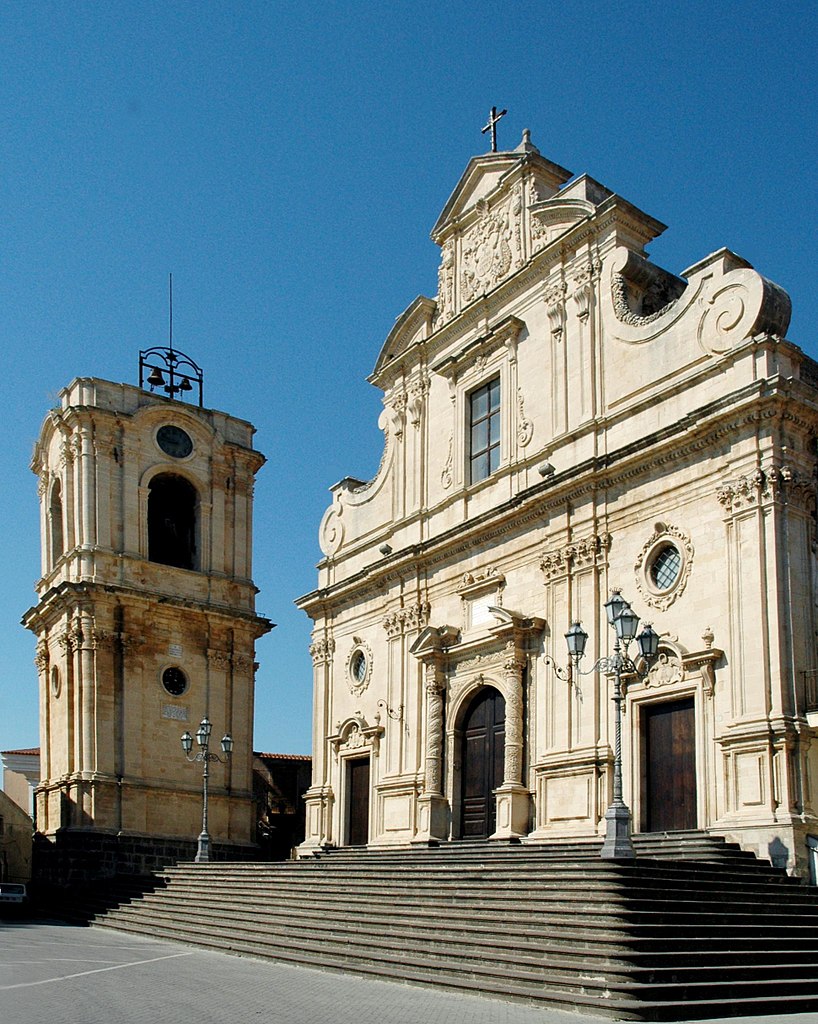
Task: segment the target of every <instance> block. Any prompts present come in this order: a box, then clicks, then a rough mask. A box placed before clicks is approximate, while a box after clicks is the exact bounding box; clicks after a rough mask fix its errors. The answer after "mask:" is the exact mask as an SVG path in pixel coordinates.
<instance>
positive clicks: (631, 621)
mask: <svg viewBox="0 0 818 1024" xmlns="http://www.w3.org/2000/svg"><path fill="white" fill-rule="evenodd" d="M605 615H606V617H607V619H608V625H609V626H610V627H611V629H613V630H614V631H615V633H616V639H615V640H614V648H613V654H612V655H611V656H610V657H606V658H599V659H598V660H597V661H596V662H594V664H593V665H592V666H591V668H589V669H588V670H587V671H585V672H581V671H580V668H579V663H580V661H581V659H582V658H583V656H584V654H585V645H586V644H587V642H588V634H587V633H586V632H585V630H584V629H583V628H582V625H581V623H579V622H574V623H572V625H571V628H570V629H569V630H568V632H567V633H566V634H565V642H566V643H567V645H568V657H569V659H570V663H569V667H568V671H567V672H566V671H565V670H564V669H561V668H559V666H558V665H556V663H555V662H554V660H553V659H552V658H551V657H547V658H546V661H547V662H548V663H549V664H550V665H552V666H553V667H554V669H555V670H556V672H557V675H558V676H559V677H560V678H561V679H565V680H567V681H568V682H571V683H573V675H574V674H576V675H578V676H588V675H591V674H592V673H594V672H598V673H604V674H605V675H612V676H613V678H614V692H613V697H612V698H611V699H612V700H613V702H614V707H615V716H614V722H615V726H614V727H615V732H614V777H613V799H612V801H611V803H610V805H609V806H608V809H607V810H606V811H605V840H604V842H603V844H602V853H601V856H602V857H603V858H604V859H606V860H633V858H634V856H635V854H634V849H633V842H632V841H631V811H630V808H629V807H628V805H627V804H626V803H625V801H624V799H623V797H622V701H623V700H624V699H625V698H624V687H623V683H622V678H623V676H636V678H637V679H644V678H645V677H646V676H647V675H648V673H649V672H650V669H651V667H652V666H653V664H654V662H655V661H656V658H657V657H658V655H659V634H658V633H657V632H656V630H654V628H653V626H652V625H651V624H650V623H645V626H644V628H643V629H642V632H641V633H640V634H639V635H638V636H637V635H636V631H637V629H638V628H639V616H638V615H637V614H636V612H635V611H634V610H633V609H632V608H631V606H630V605H629V604H628V602H627V601H626V600H625V598H624V597H622V592H621V591H620V590H619V589H618V588H617V589H613V590H612V591H611V596H610V598H609V599H608V600H607V601H606V602H605ZM633 640H636V643H637V645H638V647H639V656H640V658H641V660H642V662H643V664H644V665H645V666H646V667H645V668H644V669H640V668H639V667H638V666H637V664H636V662H635V661H633V659H632V658H631V657H630V655H629V654H628V647H629V646H630V644H631V643H632V642H633Z"/></svg>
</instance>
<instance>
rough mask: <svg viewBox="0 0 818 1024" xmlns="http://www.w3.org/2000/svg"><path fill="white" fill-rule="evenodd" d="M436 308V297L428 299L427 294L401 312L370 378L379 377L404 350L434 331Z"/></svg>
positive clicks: (420, 296)
mask: <svg viewBox="0 0 818 1024" xmlns="http://www.w3.org/2000/svg"><path fill="white" fill-rule="evenodd" d="M436 310H437V303H436V302H435V301H434V299H427V298H426V296H425V295H419V296H418V297H417V298H416V299H415V301H414V302H413V303H412V304H411V305H410V306H409V307H407V309H405V310H404V311H403V312H402V313H401V315H400V316H399V317H398V318H397V320H396V321H395V326H394V327H393V328H392V330H391V331H390V332H389V335H388V337H387V339H386V341H385V342H384V343H383V347H382V348H381V352H380V355H379V356H378V360H377V362H376V363H375V369H374V370H373V371H372V376H371V377H370V380H372V379H373V378H375V377H377V375H378V374H379V373H380V372H381V370H383V369H385V367H387V366H389V364H390V363H394V361H395V360H396V359H398V358H399V357H400V356H402V355H403V353H404V352H407V351H408V350H409V349H410V348H412V346H413V345H414V344H415V343H416V342H419V341H423V340H425V339H426V338H428V337H429V335H430V334H431V332H432V323H433V320H434V316H435V312H436Z"/></svg>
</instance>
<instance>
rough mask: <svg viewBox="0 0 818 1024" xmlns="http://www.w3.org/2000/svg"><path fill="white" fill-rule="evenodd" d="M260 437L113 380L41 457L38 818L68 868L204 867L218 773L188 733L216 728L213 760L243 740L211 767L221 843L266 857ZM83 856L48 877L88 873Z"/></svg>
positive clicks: (72, 398)
mask: <svg viewBox="0 0 818 1024" xmlns="http://www.w3.org/2000/svg"><path fill="white" fill-rule="evenodd" d="M168 352H169V353H170V356H171V357H172V358H173V359H175V360H176V362H177V363H178V353H174V352H173V351H172V350H168ZM166 390H167V388H166ZM176 390H177V391H178V390H179V389H178V388H176ZM253 434H254V428H253V427H252V426H251V425H250V424H249V423H247V422H245V421H243V420H240V419H237V418H235V417H232V416H229V415H227V414H226V413H222V412H218V411H216V410H212V409H205V408H201V407H197V406H195V405H192V404H185V403H183V402H181V401H178V400H176V399H174V398H173V397H171V398H165V397H161V396H160V395H158V394H153V393H151V392H150V391H148V390H146V389H145V388H142V387H133V386H130V385H127V384H115V383H111V382H109V381H105V380H99V379H96V378H80V379H77V380H74V381H73V382H72V383H71V384H69V385H68V386H67V387H66V388H64V389H63V390H62V391H61V392H60V403H59V406H58V407H57V408H55V409H53V410H52V411H51V412H50V413H49V414H48V416H47V417H46V419H45V422H44V424H43V427H42V430H41V433H40V438H39V440H38V442H37V444H36V446H35V451H34V458H33V462H32V469H33V470H34V472H35V473H36V474H37V475H38V477H39V493H40V517H41V533H42V575H41V578H40V580H39V582H38V584H37V597H38V601H37V604H36V605H35V606H34V607H33V608H31V609H29V611H28V612H27V613H26V615H25V616H24V619H23V622H24V624H25V625H26V626H28V628H29V629H31V630H32V631H33V632H34V634H35V635H36V637H37V656H36V663H37V667H38V671H39V689H40V731H41V746H40V757H41V773H42V778H41V782H40V785H39V787H38V789H37V793H36V797H37V808H36V821H37V829H38V832H39V833H40V834H41V838H43V839H45V840H46V845H47V846H48V847H50V848H51V853H49V854H48V855H47V856H49V857H51V859H52V861H54V850H56V851H57V853H58V854H60V853H61V851H65V854H66V857H67V858H68V861H70V859H71V857H72V856H73V855H74V853H76V856H77V863H80V862H82V863H85V862H86V861H88V858H89V857H91V859H92V860H93V859H94V858H96V862H95V866H94V867H93V868H91V869H89V870H90V871H91V873H92V874H94V873H96V874H110V873H114V872H117V871H125V872H134V871H135V872H143V871H145V870H146V869H149V868H151V867H154V866H158V865H160V864H161V863H163V862H165V861H166V860H167V859H168V858H170V859H177V858H179V857H187V856H192V853H191V852H190V851H189V850H188V848H190V849H191V850H192V848H193V847H195V842H196V837H197V835H199V832H200V830H201V828H202V788H203V780H202V773H203V766H202V763H201V761H200V762H198V763H194V764H190V763H188V762H187V761H186V758H185V753H184V751H183V749H182V745H181V744H180V737H181V735H182V733H183V732H185V731H187V732H190V733H194V734H195V733H196V732H197V728H198V726H199V723H200V721H201V720H202V719H203V718H204V717H207V718H208V719H209V720H210V721H211V723H212V727H213V738H212V742H211V750H215V751H218V750H219V738H220V737H221V736H222V735H223V734H230V736H232V739H233V753H232V756H231V757H230V758H229V759H224V758H223V759H222V760H223V762H225V763H216V762H215V760H214V761H213V762H212V764H210V765H209V776H210V777H209V834H210V835H211V836H212V839H213V842H214V843H216V844H218V845H221V846H222V847H229V848H230V849H231V850H232V851H233V853H234V854H240V853H241V850H242V848H246V849H250V848H251V837H252V832H253V826H254V821H253V811H252V808H253V802H252V801H253V792H252V790H253V786H252V756H253V755H252V749H253V748H252V742H253V698H254V668H255V664H254V649H255V641H256V639H257V637H259V636H260V635H262V634H263V633H265V632H267V631H268V630H269V629H270V628H271V623H269V622H268V621H267V620H266V619H264V618H263V617H261V616H259V615H258V614H257V613H256V611H255V596H256V588H255V586H254V585H253V581H252V565H251V557H252V556H251V552H252V536H253V518H252V516H253V483H254V477H255V474H256V473H257V472H258V470H259V469H260V467H261V466H262V464H263V462H264V458H263V456H262V455H261V454H260V453H259V452H257V451H256V450H255V449H254V448H253ZM193 747H194V749H193V755H195V753H196V749H197V748H196V745H195V744H193ZM193 755H191V756H193ZM40 849H41V850H42V849H44V847H43V845H42V844H41V845H40ZM83 858H85V861H83ZM157 858H158V859H157ZM63 860H65V858H63ZM68 861H66V862H65V863H62V864H61V866H59V867H58V868H56V869H55V870H54V871H53V872H46V873H50V874H52V875H54V876H55V877H57V878H62V877H64V876H65V875H66V873H67V872H68V873H69V874H70V873H72V872H73V873H74V874H76V871H77V870H79V868H77V867H76V866H74V867H72V866H71V865H70V864H68Z"/></svg>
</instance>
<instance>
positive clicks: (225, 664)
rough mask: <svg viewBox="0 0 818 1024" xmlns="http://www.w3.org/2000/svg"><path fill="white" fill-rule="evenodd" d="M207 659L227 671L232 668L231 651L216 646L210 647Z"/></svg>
mask: <svg viewBox="0 0 818 1024" xmlns="http://www.w3.org/2000/svg"><path fill="white" fill-rule="evenodd" d="M207 660H208V663H209V664H211V665H212V666H213V667H214V668H216V669H218V670H219V671H221V672H226V671H227V670H228V669H229V668H230V652H229V651H221V650H218V649H217V648H215V647H208V649H207Z"/></svg>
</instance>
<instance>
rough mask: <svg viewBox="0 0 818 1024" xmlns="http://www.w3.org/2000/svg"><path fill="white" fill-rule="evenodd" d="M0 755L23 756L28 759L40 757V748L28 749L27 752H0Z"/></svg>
mask: <svg viewBox="0 0 818 1024" xmlns="http://www.w3.org/2000/svg"><path fill="white" fill-rule="evenodd" d="M0 754H18V755H25V756H29V757H39V756H40V748H39V747H30V748H29V749H28V750H0Z"/></svg>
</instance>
